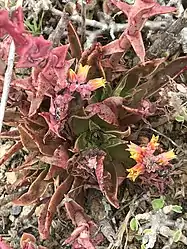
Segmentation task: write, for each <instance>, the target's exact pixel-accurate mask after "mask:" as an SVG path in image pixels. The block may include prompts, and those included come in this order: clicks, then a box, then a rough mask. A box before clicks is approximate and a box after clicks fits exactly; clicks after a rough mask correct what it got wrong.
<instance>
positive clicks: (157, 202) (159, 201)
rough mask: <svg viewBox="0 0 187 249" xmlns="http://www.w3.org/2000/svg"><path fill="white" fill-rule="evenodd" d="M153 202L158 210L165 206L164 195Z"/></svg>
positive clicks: (153, 205)
mask: <svg viewBox="0 0 187 249" xmlns="http://www.w3.org/2000/svg"><path fill="white" fill-rule="evenodd" d="M151 204H152V207H153V209H154V210H155V211H157V210H159V209H161V208H163V206H164V199H163V197H160V198H159V199H154V200H153V201H152V202H151Z"/></svg>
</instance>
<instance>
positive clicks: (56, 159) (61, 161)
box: [40, 145, 69, 169]
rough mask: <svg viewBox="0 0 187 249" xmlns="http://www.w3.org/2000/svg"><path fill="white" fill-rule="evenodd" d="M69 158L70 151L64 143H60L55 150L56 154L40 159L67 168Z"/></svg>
mask: <svg viewBox="0 0 187 249" xmlns="http://www.w3.org/2000/svg"><path fill="white" fill-rule="evenodd" d="M68 159H69V155H68V151H67V149H66V148H65V147H63V146H62V145H60V146H59V147H58V148H57V149H56V150H55V151H54V155H53V156H50V157H48V156H41V157H40V160H41V161H43V162H45V163H48V164H51V165H53V166H57V167H60V168H63V169H66V168H67V165H68Z"/></svg>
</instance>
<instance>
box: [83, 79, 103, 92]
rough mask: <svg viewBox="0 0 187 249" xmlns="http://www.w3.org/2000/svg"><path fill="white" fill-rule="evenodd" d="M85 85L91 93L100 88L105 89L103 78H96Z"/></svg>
mask: <svg viewBox="0 0 187 249" xmlns="http://www.w3.org/2000/svg"><path fill="white" fill-rule="evenodd" d="M87 84H88V85H89V86H90V87H91V91H95V90H96V89H98V88H100V87H105V84H106V80H105V79H103V78H96V79H93V80H89V81H88V83H87Z"/></svg>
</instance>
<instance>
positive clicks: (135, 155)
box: [127, 142, 145, 162]
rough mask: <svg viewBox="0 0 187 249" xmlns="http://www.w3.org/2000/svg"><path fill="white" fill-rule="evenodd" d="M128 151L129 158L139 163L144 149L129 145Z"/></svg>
mask: <svg viewBox="0 0 187 249" xmlns="http://www.w3.org/2000/svg"><path fill="white" fill-rule="evenodd" d="M128 147H129V148H128V149H127V150H128V151H129V152H130V154H131V156H130V157H131V158H132V159H134V160H135V161H136V162H141V161H142V156H143V155H142V154H143V152H144V151H145V148H144V147H140V146H138V145H136V144H134V143H132V142H131V143H130V144H129V145H128Z"/></svg>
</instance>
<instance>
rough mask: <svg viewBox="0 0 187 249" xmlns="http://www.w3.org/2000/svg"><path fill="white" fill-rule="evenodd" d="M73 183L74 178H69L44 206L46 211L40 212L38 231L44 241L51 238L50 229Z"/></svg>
mask: <svg viewBox="0 0 187 249" xmlns="http://www.w3.org/2000/svg"><path fill="white" fill-rule="evenodd" d="M72 183H73V177H72V176H68V177H67V178H66V180H65V181H63V182H62V183H61V185H60V186H59V187H58V188H57V189H56V191H55V193H54V194H53V196H52V197H51V200H50V201H49V203H47V204H46V205H45V206H44V210H42V211H41V212H40V216H39V220H38V224H39V225H38V229H39V233H40V236H41V237H42V239H47V238H48V237H49V229H50V226H51V222H52V219H53V217H54V215H55V212H56V209H57V206H58V205H59V204H60V202H61V201H62V199H63V198H64V195H65V194H66V193H67V192H68V191H69V190H70V188H71V185H72Z"/></svg>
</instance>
